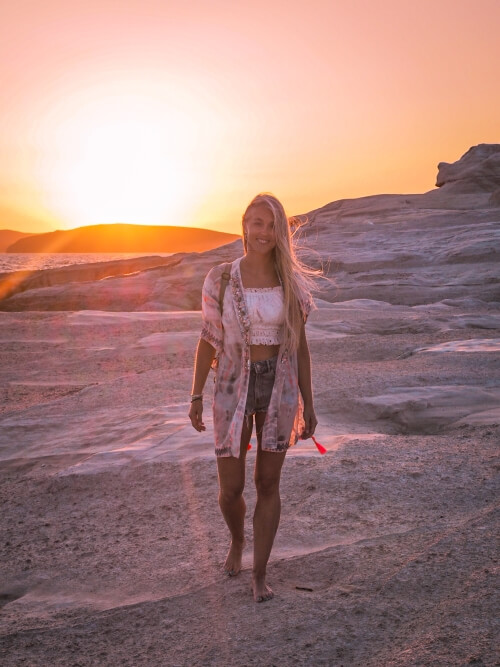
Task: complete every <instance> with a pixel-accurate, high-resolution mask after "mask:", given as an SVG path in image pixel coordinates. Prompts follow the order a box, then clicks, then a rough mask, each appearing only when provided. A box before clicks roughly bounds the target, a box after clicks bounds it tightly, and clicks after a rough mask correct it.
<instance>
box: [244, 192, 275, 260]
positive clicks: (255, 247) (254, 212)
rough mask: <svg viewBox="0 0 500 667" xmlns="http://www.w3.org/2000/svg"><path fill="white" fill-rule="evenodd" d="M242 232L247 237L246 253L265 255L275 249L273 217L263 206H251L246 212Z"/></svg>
mask: <svg viewBox="0 0 500 667" xmlns="http://www.w3.org/2000/svg"><path fill="white" fill-rule="evenodd" d="M243 230H244V232H245V233H246V235H247V252H258V253H259V254H266V253H268V252H271V251H272V250H273V249H274V248H275V247H276V232H275V229H274V216H273V214H272V212H271V211H270V210H269V209H268V208H267V206H265V205H264V204H257V205H255V206H252V207H251V208H250V209H249V210H248V211H247V213H246V215H245V219H244V222H243Z"/></svg>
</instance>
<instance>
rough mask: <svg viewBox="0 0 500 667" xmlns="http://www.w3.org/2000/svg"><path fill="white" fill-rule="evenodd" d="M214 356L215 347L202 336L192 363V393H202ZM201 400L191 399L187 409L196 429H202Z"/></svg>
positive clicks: (203, 427) (203, 426) (203, 428)
mask: <svg viewBox="0 0 500 667" xmlns="http://www.w3.org/2000/svg"><path fill="white" fill-rule="evenodd" d="M214 356H215V348H214V347H213V346H212V345H210V343H209V342H208V341H206V340H205V339H204V338H200V340H199V342H198V347H197V348H196V358H195V363H194V375H193V388H192V390H191V393H192V394H202V393H203V387H204V386H205V382H206V381H207V377H208V373H209V372H210V367H211V365H212V361H213V359H214ZM202 416H203V400H197V401H193V402H192V403H191V407H190V409H189V419H190V420H191V424H192V425H193V427H194V428H195V429H196V430H197V431H204V430H205V424H204V423H203V420H202Z"/></svg>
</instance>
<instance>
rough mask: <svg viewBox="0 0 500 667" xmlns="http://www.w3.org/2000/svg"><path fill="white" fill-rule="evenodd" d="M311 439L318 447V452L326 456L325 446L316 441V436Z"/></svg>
mask: <svg viewBox="0 0 500 667" xmlns="http://www.w3.org/2000/svg"><path fill="white" fill-rule="evenodd" d="M311 438H312V440H313V442H314V444H315V445H316V447H317V448H318V452H319V453H320V454H326V452H327V450H326V449H325V448H324V447H323V445H322V444H321V443H319V442H318V441H317V440H316V438H315V437H314V435H312V436H311Z"/></svg>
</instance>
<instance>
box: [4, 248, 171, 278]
mask: <svg viewBox="0 0 500 667" xmlns="http://www.w3.org/2000/svg"><path fill="white" fill-rule="evenodd" d="M171 254H172V253H171V252H148V253H145V252H82V253H78V252H53V253H41V252H33V253H31V252H2V253H0V273H7V272H9V271H37V270H41V269H56V268H58V267H60V266H70V265H71V264H93V263H95V262H111V261H113V260H117V259H131V258H133V257H152V256H156V257H169V256H170V255H171Z"/></svg>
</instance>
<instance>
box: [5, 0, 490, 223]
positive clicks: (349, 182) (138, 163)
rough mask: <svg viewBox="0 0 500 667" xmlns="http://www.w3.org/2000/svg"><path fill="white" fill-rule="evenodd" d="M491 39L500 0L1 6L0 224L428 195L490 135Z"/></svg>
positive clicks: (166, 216) (105, 1)
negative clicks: (259, 197)
mask: <svg viewBox="0 0 500 667" xmlns="http://www.w3.org/2000/svg"><path fill="white" fill-rule="evenodd" d="M499 34H500V1H499V0H474V1H473V0H419V2H415V0H372V1H371V2H366V1H365V0H308V1H307V2H299V1H295V0H251V1H248V2H238V0H213V1H208V0H207V1H201V0H172V1H169V0H161V1H160V0H85V2H81V1H80V0H73V1H72V0H44V1H43V2H41V1H40V0H35V1H33V0H16V2H9V3H7V2H5V3H2V6H1V8H0V83H1V86H0V155H1V159H0V229H17V230H20V231H24V232H42V231H49V230H53V229H68V228H72V227H77V226H81V225H89V224H101V223H113V222H122V223H123V222H127V223H137V224H173V225H186V226H194V227H207V228H209V229H216V230H220V231H228V232H235V233H239V232H240V229H241V215H242V213H243V211H244V209H245V207H246V205H247V204H248V202H249V201H250V200H251V199H252V197H253V196H254V195H255V194H257V193H258V192H263V191H265V192H272V193H273V194H275V195H276V196H277V197H279V198H280V199H281V201H282V202H283V204H284V206H285V209H286V211H287V213H288V214H289V215H300V214H303V213H307V212H308V211H311V210H313V209H316V208H319V207H321V206H324V205H325V204H327V203H329V202H332V201H335V200H337V199H344V198H355V197H362V196H367V195H373V194H382V193H405V194H409V193H416V192H427V191H428V190H431V189H433V188H434V187H435V181H436V175H437V165H438V163H439V162H441V161H445V162H454V161H455V160H458V159H459V158H460V157H461V156H462V155H463V154H464V153H465V152H466V151H467V150H468V149H469V148H470V146H473V145H476V144H479V143H498V142H499V141H500V86H499V85H498V82H499V81H500V40H499V39H498V35H499Z"/></svg>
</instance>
